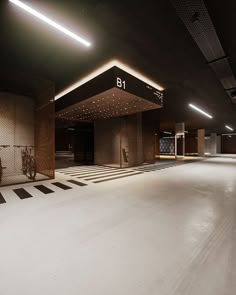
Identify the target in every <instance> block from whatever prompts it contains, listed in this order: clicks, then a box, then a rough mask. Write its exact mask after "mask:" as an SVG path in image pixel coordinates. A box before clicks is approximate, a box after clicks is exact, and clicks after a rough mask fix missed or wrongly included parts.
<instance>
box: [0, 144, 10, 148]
mask: <svg viewBox="0 0 236 295" xmlns="http://www.w3.org/2000/svg"><path fill="white" fill-rule="evenodd" d="M0 147H2V148H7V147H10V145H9V144H1V145H0Z"/></svg>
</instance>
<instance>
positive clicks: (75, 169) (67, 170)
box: [56, 166, 117, 173]
mask: <svg viewBox="0 0 236 295" xmlns="http://www.w3.org/2000/svg"><path fill="white" fill-rule="evenodd" d="M106 169H117V168H115V167H114V168H112V167H103V166H97V167H93V168H85V167H84V168H79V167H76V168H67V169H63V170H56V172H61V173H66V172H70V171H72V172H73V171H82V172H83V171H91V170H106Z"/></svg>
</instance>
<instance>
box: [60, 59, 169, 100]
mask: <svg viewBox="0 0 236 295" xmlns="http://www.w3.org/2000/svg"><path fill="white" fill-rule="evenodd" d="M114 66H117V67H118V68H120V69H121V70H123V71H125V72H127V73H129V74H130V75H132V76H134V77H136V78H138V79H140V80H142V81H143V82H145V83H147V84H149V85H151V86H152V87H154V88H156V89H158V90H159V91H163V90H164V88H163V87H162V86H160V85H159V84H157V83H155V82H153V81H152V80H150V79H149V78H147V77H145V76H143V75H142V74H140V73H139V72H137V71H135V70H133V69H131V68H130V67H129V66H127V65H125V64H123V63H121V62H120V61H118V60H115V59H114V60H111V61H110V62H108V63H106V64H104V65H103V66H101V67H100V68H98V69H96V70H95V71H94V72H92V73H90V74H89V75H88V76H86V77H84V78H82V79H81V80H79V81H77V82H75V83H74V84H72V85H71V86H69V87H68V88H66V89H65V90H63V91H62V92H60V93H58V94H57V95H56V96H55V100H56V99H58V98H60V97H62V96H64V95H66V94H68V93H69V92H71V91H73V90H75V89H76V88H78V87H79V86H81V85H83V84H85V83H86V82H88V81H90V80H92V79H93V78H95V77H97V76H98V75H100V74H102V73H104V72H106V71H107V70H109V69H111V68H112V67H114Z"/></svg>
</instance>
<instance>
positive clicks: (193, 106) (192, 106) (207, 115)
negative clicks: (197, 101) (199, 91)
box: [189, 103, 213, 119]
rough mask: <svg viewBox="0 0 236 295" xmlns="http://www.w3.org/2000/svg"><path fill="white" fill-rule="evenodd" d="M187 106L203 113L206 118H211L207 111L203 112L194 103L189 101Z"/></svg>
mask: <svg viewBox="0 0 236 295" xmlns="http://www.w3.org/2000/svg"><path fill="white" fill-rule="evenodd" d="M189 106H190V107H191V108H192V109H194V110H196V111H198V112H199V113H201V114H203V115H205V116H206V117H208V118H210V119H212V118H213V117H212V116H211V115H209V114H208V113H206V112H204V111H203V110H201V109H199V108H198V107H196V106H195V105H193V104H191V103H190V104H189Z"/></svg>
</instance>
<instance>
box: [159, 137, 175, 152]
mask: <svg viewBox="0 0 236 295" xmlns="http://www.w3.org/2000/svg"><path fill="white" fill-rule="evenodd" d="M160 154H163V155H174V154H175V138H174V137H163V138H161V139H160Z"/></svg>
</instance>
